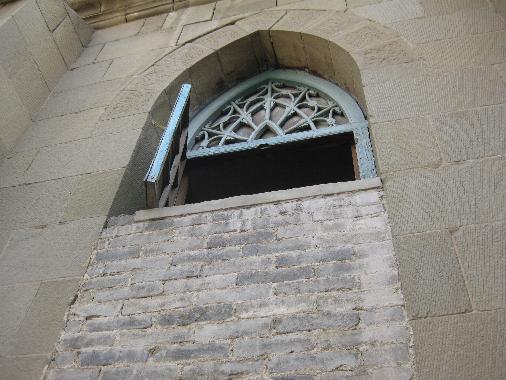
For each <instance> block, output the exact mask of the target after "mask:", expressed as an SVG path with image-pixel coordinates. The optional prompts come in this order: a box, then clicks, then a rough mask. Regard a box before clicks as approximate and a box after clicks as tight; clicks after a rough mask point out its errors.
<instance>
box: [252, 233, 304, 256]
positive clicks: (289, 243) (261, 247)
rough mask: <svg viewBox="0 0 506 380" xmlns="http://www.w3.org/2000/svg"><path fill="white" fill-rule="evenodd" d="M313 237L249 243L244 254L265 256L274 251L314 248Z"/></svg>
mask: <svg viewBox="0 0 506 380" xmlns="http://www.w3.org/2000/svg"><path fill="white" fill-rule="evenodd" d="M312 247H313V244H312V241H311V239H309V238H307V237H303V238H293V239H283V240H275V241H272V242H267V243H263V244H256V243H254V244H249V245H245V246H244V247H243V248H242V252H243V255H244V256H263V255H272V254H274V253H283V252H290V251H303V250H306V249H308V248H312Z"/></svg>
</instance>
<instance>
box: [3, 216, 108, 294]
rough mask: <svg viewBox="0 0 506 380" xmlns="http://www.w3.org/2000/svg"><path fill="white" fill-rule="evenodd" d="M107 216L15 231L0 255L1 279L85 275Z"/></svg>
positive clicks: (22, 280)
mask: <svg viewBox="0 0 506 380" xmlns="http://www.w3.org/2000/svg"><path fill="white" fill-rule="evenodd" d="M104 219H105V218H103V217H102V218H95V219H85V220H81V221H75V222H70V223H66V224H60V225H49V226H47V227H45V228H38V229H37V228H33V229H24V230H17V231H15V232H13V233H12V234H11V238H10V240H9V243H8V245H7V246H6V247H5V248H4V251H3V254H2V257H1V259H0V262H1V269H0V272H1V276H0V283H1V284H2V285H4V284H10V283H12V282H25V281H34V280H49V279H53V278H57V277H71V276H80V275H82V274H83V273H84V270H85V265H86V263H87V261H88V258H89V254H90V252H91V246H92V244H93V242H94V241H95V239H96V238H97V236H98V233H99V232H100V230H101V229H102V226H103V224H104ZM62 236H64V237H65V238H62Z"/></svg>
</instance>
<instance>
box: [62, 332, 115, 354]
mask: <svg viewBox="0 0 506 380" xmlns="http://www.w3.org/2000/svg"><path fill="white" fill-rule="evenodd" d="M115 341H116V337H115V336H114V335H113V334H112V333H87V334H64V335H63V336H62V337H61V339H60V343H59V345H60V346H61V347H63V348H65V349H72V350H79V349H82V348H88V347H95V346H106V347H107V346H112V345H114V342H115Z"/></svg>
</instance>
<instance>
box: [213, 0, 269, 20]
mask: <svg viewBox="0 0 506 380" xmlns="http://www.w3.org/2000/svg"><path fill="white" fill-rule="evenodd" d="M275 6H276V1H274V0H257V1H255V0H223V1H219V2H217V3H216V8H215V10H214V15H213V19H220V18H225V17H229V16H235V15H238V14H241V13H249V12H256V11H261V10H264V9H267V8H273V7H275Z"/></svg>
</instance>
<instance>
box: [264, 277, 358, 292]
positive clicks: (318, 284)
mask: <svg viewBox="0 0 506 380" xmlns="http://www.w3.org/2000/svg"><path fill="white" fill-rule="evenodd" d="M359 285H360V280H359V278H358V276H341V277H330V278H315V279H309V280H302V281H291V282H283V283H279V284H276V285H274V289H273V290H274V294H276V295H284V296H286V295H296V294H304V293H321V292H329V291H335V290H350V289H356V288H358V287H359Z"/></svg>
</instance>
